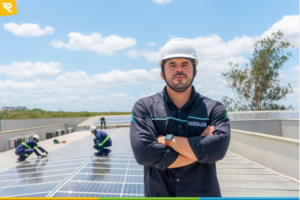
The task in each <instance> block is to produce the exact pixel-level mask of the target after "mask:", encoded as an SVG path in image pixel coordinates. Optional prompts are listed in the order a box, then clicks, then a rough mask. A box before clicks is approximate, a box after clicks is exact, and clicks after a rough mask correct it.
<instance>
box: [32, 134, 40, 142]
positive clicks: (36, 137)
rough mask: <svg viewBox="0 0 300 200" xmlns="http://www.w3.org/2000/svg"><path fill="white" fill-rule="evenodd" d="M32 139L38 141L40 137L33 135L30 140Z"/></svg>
mask: <svg viewBox="0 0 300 200" xmlns="http://www.w3.org/2000/svg"><path fill="white" fill-rule="evenodd" d="M33 138H35V139H37V140H38V141H40V137H39V136H38V135H34V136H33V137H32V139H33Z"/></svg>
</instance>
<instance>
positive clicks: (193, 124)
mask: <svg viewBox="0 0 300 200" xmlns="http://www.w3.org/2000/svg"><path fill="white" fill-rule="evenodd" d="M188 125H189V126H199V127H206V126H207V123H206V122H192V121H188Z"/></svg>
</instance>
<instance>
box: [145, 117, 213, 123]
mask: <svg viewBox="0 0 300 200" xmlns="http://www.w3.org/2000/svg"><path fill="white" fill-rule="evenodd" d="M188 118H192V119H198V120H209V119H208V118H198V117H192V116H188ZM169 119H173V120H176V121H180V122H187V121H188V120H183V119H177V118H174V117H167V118H152V119H151V120H162V121H166V120H169Z"/></svg>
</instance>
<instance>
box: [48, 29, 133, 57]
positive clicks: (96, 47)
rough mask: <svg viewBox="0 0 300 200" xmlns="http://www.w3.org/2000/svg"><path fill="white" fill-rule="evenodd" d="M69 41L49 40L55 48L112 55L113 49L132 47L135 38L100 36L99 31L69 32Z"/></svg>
mask: <svg viewBox="0 0 300 200" xmlns="http://www.w3.org/2000/svg"><path fill="white" fill-rule="evenodd" d="M68 37H69V38H70V39H69V42H68V43H64V42H62V41H60V40H53V41H51V45H52V46H54V47H56V48H66V49H68V50H73V51H79V50H83V49H86V50H89V51H95V52H97V53H100V54H105V55H113V53H114V52H115V51H118V50H122V49H126V48H128V47H133V46H134V45H135V44H136V40H135V39H133V38H130V37H126V38H122V37H120V36H117V35H110V36H107V37H102V35H101V34H99V33H92V34H91V35H83V34H81V33H75V32H73V33H69V34H68Z"/></svg>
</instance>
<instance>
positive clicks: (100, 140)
mask: <svg viewBox="0 0 300 200" xmlns="http://www.w3.org/2000/svg"><path fill="white" fill-rule="evenodd" d="M90 132H91V133H92V134H94V135H95V137H96V138H94V144H95V145H94V149H97V150H98V152H97V153H95V156H108V154H109V153H110V152H111V150H110V149H107V148H105V147H109V146H111V145H112V141H111V139H110V137H109V135H107V133H105V132H104V131H97V128H96V126H91V128H90Z"/></svg>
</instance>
